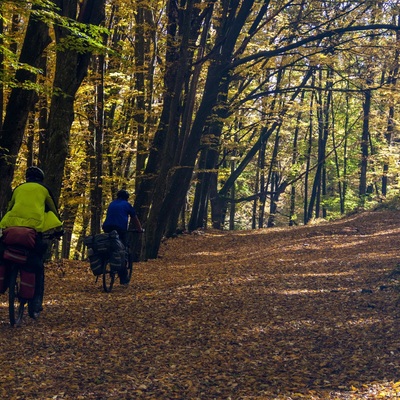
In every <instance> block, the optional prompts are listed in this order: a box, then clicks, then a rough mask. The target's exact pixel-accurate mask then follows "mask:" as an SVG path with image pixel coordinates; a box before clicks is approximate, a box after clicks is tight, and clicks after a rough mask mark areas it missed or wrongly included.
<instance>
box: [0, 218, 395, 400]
mask: <svg viewBox="0 0 400 400" xmlns="http://www.w3.org/2000/svg"><path fill="white" fill-rule="evenodd" d="M397 226H400V213H394V212H379V213H378V212H376V213H365V214H360V215H357V216H353V217H352V218H349V219H346V220H343V221H339V222H336V223H333V224H326V225H320V226H307V227H296V228H290V229H289V228H287V229H282V228H278V229H273V230H266V229H264V230H256V231H251V232H249V231H247V232H223V233H221V232H214V231H209V232H206V233H205V234H202V235H182V236H180V237H178V238H176V239H172V240H168V241H166V242H165V244H164V245H163V248H162V251H161V257H160V258H159V259H156V260H150V261H148V262H146V263H138V264H135V268H134V274H133V281H132V283H131V286H130V287H129V288H127V289H126V288H125V289H123V288H121V287H119V286H118V285H116V287H115V289H114V290H113V292H112V293H109V294H107V293H104V292H102V288H101V283H100V282H98V283H97V284H96V283H95V278H94V277H93V276H92V275H91V272H90V269H89V266H88V264H87V263H84V262H76V261H66V260H64V262H63V265H62V266H61V267H60V265H56V266H53V268H52V265H49V266H48V267H47V275H46V293H45V310H44V312H43V314H42V315H41V317H40V319H39V320H38V321H33V320H30V319H29V318H26V319H25V321H24V324H23V326H21V327H20V328H17V329H11V328H10V327H9V325H8V321H7V308H6V296H5V295H2V297H0V301H2V303H1V304H0V318H1V325H0V331H1V337H2V341H3V345H2V351H1V352H0V367H1V371H2V375H1V377H0V382H1V384H0V398H4V399H43V400H47V399H85V400H86V399H89V400H95V399H96V400H98V399H202V400H203V399H251V400H255V399H285V400H289V399H302V398H306V399H311V400H312V399H316V400H317V399H361V398H362V399H377V398H394V397H396V396H397V397H400V382H399V379H398V378H399V376H400V365H399V359H400V335H399V333H398V332H399V327H400V325H399V304H400V300H399V285H400V284H399V278H400V273H396V271H398V267H397V265H398V264H399V255H398V250H397V249H398V247H399V246H398V244H399V241H400V236H399V230H398V228H397Z"/></svg>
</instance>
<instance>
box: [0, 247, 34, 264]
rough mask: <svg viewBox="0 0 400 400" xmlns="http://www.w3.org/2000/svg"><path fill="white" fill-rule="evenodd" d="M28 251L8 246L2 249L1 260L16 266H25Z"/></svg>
mask: <svg viewBox="0 0 400 400" xmlns="http://www.w3.org/2000/svg"><path fill="white" fill-rule="evenodd" d="M28 255H29V251H28V250H27V249H25V248H23V247H17V246H8V247H7V248H5V249H4V253H3V258H4V259H5V260H7V261H10V262H13V263H16V264H26V261H27V260H28Z"/></svg>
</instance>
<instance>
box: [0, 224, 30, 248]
mask: <svg viewBox="0 0 400 400" xmlns="http://www.w3.org/2000/svg"><path fill="white" fill-rule="evenodd" d="M36 235H37V232H36V231H35V230H34V229H32V228H26V227H24V226H13V227H10V228H6V229H4V230H3V236H2V240H3V243H4V244H5V245H6V246H22V247H25V248H27V249H30V250H32V249H33V248H34V247H35V244H36Z"/></svg>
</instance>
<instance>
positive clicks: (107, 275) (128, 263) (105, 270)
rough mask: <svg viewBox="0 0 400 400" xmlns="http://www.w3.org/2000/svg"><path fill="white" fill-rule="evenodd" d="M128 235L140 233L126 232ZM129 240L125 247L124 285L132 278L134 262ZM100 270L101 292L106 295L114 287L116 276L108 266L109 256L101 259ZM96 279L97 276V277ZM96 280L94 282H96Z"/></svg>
mask: <svg viewBox="0 0 400 400" xmlns="http://www.w3.org/2000/svg"><path fill="white" fill-rule="evenodd" d="M127 232H128V235H129V233H141V232H140V231H137V230H130V229H129V230H128V231H127ZM129 239H130V238H129V237H128V240H127V245H126V246H125V252H124V255H125V267H126V269H127V271H128V275H127V281H126V282H125V284H128V283H129V282H130V281H131V278H132V272H133V262H134V257H133V254H132V252H131V249H130V242H131V240H129ZM101 270H102V274H101V275H102V279H103V290H104V291H105V292H106V293H110V292H111V291H112V288H113V286H114V281H115V275H116V274H118V271H116V270H115V269H113V267H112V266H111V264H110V256H105V257H103V258H102V265H101ZM97 279H98V276H97ZM97 279H96V282H97Z"/></svg>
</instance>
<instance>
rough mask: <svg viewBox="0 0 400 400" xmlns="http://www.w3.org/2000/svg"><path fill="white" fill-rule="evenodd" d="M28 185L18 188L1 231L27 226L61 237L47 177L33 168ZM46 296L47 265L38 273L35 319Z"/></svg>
mask: <svg viewBox="0 0 400 400" xmlns="http://www.w3.org/2000/svg"><path fill="white" fill-rule="evenodd" d="M25 177H26V182H25V183H22V184H21V185H19V186H17V187H16V188H15V189H14V191H13V194H12V197H11V200H10V202H9V203H8V207H7V212H6V214H5V215H4V217H3V218H2V220H1V221H0V228H3V229H5V228H10V227H16V226H24V227H27V228H32V229H35V230H36V232H38V233H39V235H40V233H42V232H46V231H49V230H52V229H54V230H56V231H60V236H61V235H62V222H61V220H60V218H59V215H58V210H57V207H56V203H55V201H54V198H53V195H52V194H51V192H50V190H49V189H48V188H47V187H46V186H45V185H44V183H43V181H44V173H43V171H42V170H41V169H40V168H38V167H36V166H31V167H29V168H28V169H27V170H26V173H25ZM43 292H44V265H43V263H41V266H40V268H37V269H36V286H35V297H34V299H33V302H34V309H35V312H34V315H31V317H34V318H36V317H37V316H38V315H39V313H40V311H42V309H43V308H42V302H43Z"/></svg>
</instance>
